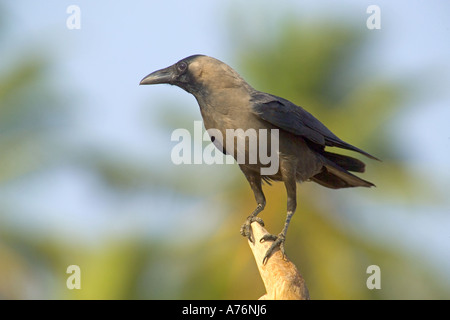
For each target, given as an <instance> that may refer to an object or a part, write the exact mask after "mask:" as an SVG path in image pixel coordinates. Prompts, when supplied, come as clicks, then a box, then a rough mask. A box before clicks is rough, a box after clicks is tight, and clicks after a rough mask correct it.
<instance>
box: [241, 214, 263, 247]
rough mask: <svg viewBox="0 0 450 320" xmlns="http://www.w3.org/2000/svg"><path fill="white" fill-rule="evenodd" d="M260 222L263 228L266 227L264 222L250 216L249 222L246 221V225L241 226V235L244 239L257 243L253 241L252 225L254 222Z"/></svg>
mask: <svg viewBox="0 0 450 320" xmlns="http://www.w3.org/2000/svg"><path fill="white" fill-rule="evenodd" d="M255 221H256V222H258V223H259V224H260V225H261V226H263V227H264V221H263V220H262V219H261V218H258V217H255V216H248V217H247V220H245V222H244V224H243V225H242V226H241V230H240V233H241V235H242V236H243V237H246V238H248V240H249V241H250V242H251V243H255V239H253V236H252V232H251V230H250V229H251V224H252V223H253V222H255Z"/></svg>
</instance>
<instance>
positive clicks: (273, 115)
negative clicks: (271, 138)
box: [251, 92, 378, 160]
mask: <svg viewBox="0 0 450 320" xmlns="http://www.w3.org/2000/svg"><path fill="white" fill-rule="evenodd" d="M251 102H252V106H253V111H254V112H255V113H256V114H257V115H258V116H259V117H260V118H261V119H263V120H265V121H267V122H270V123H272V124H273V125H275V126H277V127H279V128H280V129H283V130H286V131H288V132H291V133H293V134H295V135H298V136H301V137H303V138H305V139H308V140H309V141H311V142H313V143H316V144H318V145H321V146H324V147H325V146H331V147H339V148H343V149H348V150H352V151H356V152H359V153H361V154H363V155H365V156H367V157H369V158H372V159H376V160H378V159H377V158H376V157H374V156H372V155H370V154H368V153H367V152H365V151H363V150H361V149H359V148H356V147H355V146H352V145H351V144H349V143H347V142H345V141H342V140H341V139H339V138H338V137H337V136H336V135H335V134H334V133H333V132H331V131H330V130H329V129H328V128H327V127H325V125H324V124H323V123H322V122H320V121H319V120H317V119H316V118H315V117H314V116H313V115H312V114H310V113H309V112H308V111H306V110H305V109H303V108H302V107H300V106H297V105H295V104H293V103H292V102H290V101H289V100H286V99H283V98H280V97H277V96H274V95H271V94H268V93H264V92H255V93H253V95H252V99H251Z"/></svg>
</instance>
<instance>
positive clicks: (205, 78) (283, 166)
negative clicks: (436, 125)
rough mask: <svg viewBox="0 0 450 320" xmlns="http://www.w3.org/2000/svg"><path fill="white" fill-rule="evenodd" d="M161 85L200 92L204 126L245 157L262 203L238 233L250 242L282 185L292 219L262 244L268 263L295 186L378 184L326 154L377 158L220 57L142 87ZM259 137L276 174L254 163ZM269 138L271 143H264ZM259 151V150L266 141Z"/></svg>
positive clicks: (178, 68)
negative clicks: (274, 185)
mask: <svg viewBox="0 0 450 320" xmlns="http://www.w3.org/2000/svg"><path fill="white" fill-rule="evenodd" d="M160 83H165V84H170V85H175V86H178V87H180V88H182V89H184V90H185V91H187V92H189V93H191V94H192V95H194V97H195V98H196V100H197V102H198V104H199V106H200V112H201V115H202V118H203V123H204V126H205V128H206V129H207V131H208V133H210V137H211V140H212V141H213V143H214V144H215V146H216V147H217V148H219V149H220V151H222V152H223V153H224V154H231V155H232V156H233V157H234V158H235V159H238V155H239V152H241V154H242V153H244V160H243V161H242V158H240V160H241V161H238V165H239V167H240V169H241V171H242V172H243V173H244V175H245V177H246V179H247V180H248V182H249V184H250V187H251V189H252V191H253V193H254V196H255V199H256V203H257V207H256V209H255V210H254V211H253V212H252V213H251V214H250V215H249V216H248V217H247V219H246V221H245V223H244V224H243V225H242V227H241V230H240V233H241V234H242V235H243V236H245V237H247V238H248V239H249V240H250V241H252V242H253V241H254V239H252V235H251V227H250V226H251V223H252V222H254V221H257V222H258V223H260V224H262V225H263V221H262V219H260V218H259V217H257V215H258V214H259V213H260V212H261V211H262V210H263V209H264V207H265V205H266V199H265V196H264V193H263V190H262V184H263V182H266V183H268V184H270V183H271V181H282V182H283V183H284V185H285V188H286V192H287V216H286V220H285V224H284V227H283V229H282V231H281V232H280V233H279V234H278V235H272V234H268V235H266V236H265V237H263V238H262V239H260V242H264V241H269V240H272V241H273V243H272V244H271V246H270V248H269V249H268V250H267V252H266V254H265V256H264V259H263V263H264V264H265V263H266V262H267V260H268V259H269V258H270V256H271V255H272V254H273V252H274V251H275V250H276V249H277V248H279V249H280V251H281V253H282V254H283V257H285V254H286V253H285V248H284V244H285V241H286V233H287V230H288V227H289V223H290V221H291V218H292V216H293V214H294V212H295V210H296V207H297V199H296V188H297V185H296V183H297V182H299V183H301V182H304V181H313V182H316V183H318V184H320V185H322V186H324V187H327V188H332V189H340V188H350V187H372V186H374V184H373V183H371V182H369V181H366V180H363V179H361V178H359V177H357V176H355V175H354V174H352V173H350V172H349V171H352V172H364V169H365V164H364V163H363V162H362V161H360V160H358V159H355V158H352V157H349V156H346V155H342V154H337V153H332V152H329V151H328V150H325V149H326V147H337V148H342V149H347V150H351V151H355V152H358V153H360V154H363V155H364V156H367V157H369V158H371V159H375V160H379V159H377V158H376V157H374V156H372V155H370V154H369V153H367V152H365V151H363V150H361V149H359V148H357V147H355V146H353V145H351V144H349V143H347V142H344V141H343V140H341V139H340V138H338V137H337V136H336V135H335V134H334V133H332V132H331V131H330V130H329V129H328V128H327V127H326V126H325V125H323V124H322V123H321V122H320V121H319V120H317V119H316V118H315V117H314V116H313V115H312V114H310V113H309V112H308V111H306V110H305V109H303V108H302V107H300V106H297V105H295V104H294V103H292V102H290V101H288V100H286V99H283V98H281V97H278V96H275V95H272V94H268V93H264V92H261V91H258V90H256V89H254V88H253V87H251V86H250V85H249V84H248V83H247V82H246V81H245V80H244V79H243V78H242V77H241V76H240V75H239V74H238V73H237V72H236V71H235V70H233V69H232V68H231V67H230V66H228V65H227V64H225V63H223V62H222V61H220V60H217V59H215V58H212V57H209V56H205V55H192V56H189V57H187V58H184V59H182V60H180V61H178V62H177V63H175V64H174V65H171V66H169V67H167V68H164V69H161V70H157V71H155V72H153V73H150V74H149V75H147V76H146V77H144V78H143V79H142V80H141V82H140V84H141V85H149V84H160ZM230 130H231V131H230ZM238 130H241V131H240V134H237V135H236V132H237V131H238ZM252 130H253V131H252ZM263 130H268V131H263ZM211 132H216V133H215V134H211ZM230 132H232V133H233V134H235V137H233V138H232V139H233V140H231V139H230V140H229V139H228V137H227V134H228V136H229V135H230ZM268 132H270V137H271V138H274V137H275V138H276V139H268V138H267V137H268V136H269V134H268ZM242 133H244V135H243V134H242ZM264 133H266V134H267V136H264ZM272 133H276V134H272ZM220 136H222V138H221V139H219V138H220ZM225 138H226V139H225ZM235 138H237V139H238V140H239V138H240V139H241V140H242V139H244V140H245V141H246V143H245V146H244V148H241V149H239V148H238V146H239V144H238V143H233V142H234V139H235ZM254 138H256V140H257V142H260V143H261V142H264V143H266V144H267V146H265V148H264V149H265V150H269V149H270V150H271V159H274V162H276V164H277V166H276V168H275V170H268V169H270V168H269V164H268V162H267V161H265V162H264V161H262V157H261V155H259V156H257V157H256V160H254V161H253V162H252V161H250V160H251V158H252V156H253V155H254V153H255V152H256V151H255V150H256V149H254V148H253V149H252V146H251V145H250V142H251V140H252V139H254ZM263 138H265V139H264V140H262V139H263ZM225 140H226V141H225ZM273 140H275V141H273ZM259 147H260V149H259V150H261V144H259ZM263 147H264V145H263ZM269 147H270V148H269ZM273 147H276V148H275V149H274V148H273ZM264 170H266V171H264Z"/></svg>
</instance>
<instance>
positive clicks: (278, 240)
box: [259, 233, 286, 265]
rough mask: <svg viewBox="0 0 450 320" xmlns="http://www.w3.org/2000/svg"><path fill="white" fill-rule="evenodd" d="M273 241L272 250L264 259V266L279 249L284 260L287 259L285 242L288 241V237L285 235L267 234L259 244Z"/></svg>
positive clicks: (270, 249)
mask: <svg viewBox="0 0 450 320" xmlns="http://www.w3.org/2000/svg"><path fill="white" fill-rule="evenodd" d="M268 240H269V241H273V243H272V245H271V246H270V248H269V249H268V250H267V252H266V254H265V255H264V258H263V264H264V265H265V264H266V263H267V261H268V260H269V258H270V257H271V256H272V254H273V253H274V252H275V250H276V249H277V248H278V247H279V248H280V251H281V254H282V255H283V259H285V258H286V251H285V249H284V242H285V241H286V236H285V235H284V234H283V233H280V234H278V235H277V236H276V235H273V234H266V235H264V236H263V237H262V238H261V239H260V240H259V242H261V243H262V242H265V241H268Z"/></svg>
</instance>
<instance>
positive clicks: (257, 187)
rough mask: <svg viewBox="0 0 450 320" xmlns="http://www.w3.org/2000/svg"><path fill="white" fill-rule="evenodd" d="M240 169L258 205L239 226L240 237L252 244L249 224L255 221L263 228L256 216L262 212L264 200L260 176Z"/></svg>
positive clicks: (261, 222) (262, 223)
mask: <svg viewBox="0 0 450 320" xmlns="http://www.w3.org/2000/svg"><path fill="white" fill-rule="evenodd" d="M241 169H242V172H244V175H245V177H246V178H247V180H248V182H249V183H250V187H251V188H252V190H253V193H254V195H255V199H256V203H257V204H258V205H257V206H256V209H255V210H253V212H252V213H251V214H250V215H249V216H248V217H247V220H245V222H244V224H243V225H242V226H241V230H240V233H241V235H242V236H244V237H247V238H248V240H249V241H250V242H252V243H254V242H255V239H253V236H252V233H251V231H250V228H251V224H252V222H254V221H256V222H258V223H259V224H260V225H262V226H264V222H263V220H262V219H261V218H259V217H257V215H258V214H259V213H260V212H261V211H263V210H264V207H265V206H266V198H265V196H264V193H263V191H262V186H261V176H260V175H257V174H254V173H249V172H247V170H245V169H243V168H241Z"/></svg>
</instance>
